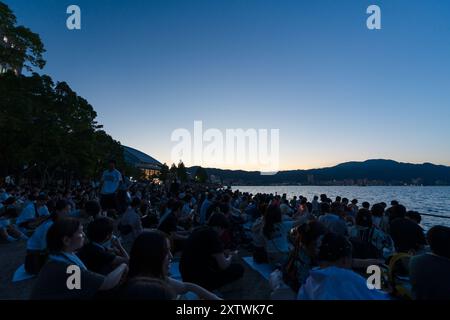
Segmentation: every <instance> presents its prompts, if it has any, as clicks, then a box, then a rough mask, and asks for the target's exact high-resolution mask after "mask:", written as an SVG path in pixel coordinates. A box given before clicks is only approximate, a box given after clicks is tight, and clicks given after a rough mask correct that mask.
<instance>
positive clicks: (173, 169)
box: [169, 163, 177, 178]
mask: <svg viewBox="0 0 450 320" xmlns="http://www.w3.org/2000/svg"><path fill="white" fill-rule="evenodd" d="M169 173H170V175H171V176H172V178H175V177H176V176H177V166H176V165H175V163H172V165H171V166H170V170H169Z"/></svg>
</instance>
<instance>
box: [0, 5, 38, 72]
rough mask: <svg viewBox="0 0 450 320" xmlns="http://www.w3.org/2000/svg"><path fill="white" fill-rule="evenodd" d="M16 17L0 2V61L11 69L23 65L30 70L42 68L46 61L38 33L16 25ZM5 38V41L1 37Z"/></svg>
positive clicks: (19, 67)
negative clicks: (0, 42)
mask: <svg viewBox="0 0 450 320" xmlns="http://www.w3.org/2000/svg"><path fill="white" fill-rule="evenodd" d="M16 24H17V19H16V16H15V15H14V13H13V12H12V11H11V9H10V8H9V7H8V6H7V5H6V4H4V3H3V2H0V36H1V38H0V41H2V42H3V44H2V45H0V62H1V64H2V65H5V66H9V67H10V68H12V69H21V68H22V67H24V68H25V69H26V70H27V71H32V70H33V67H37V68H39V69H42V68H43V67H44V66H45V63H46V61H45V60H44V58H43V56H42V55H43V53H44V52H45V48H44V44H43V43H42V41H41V38H40V36H39V35H38V34H36V33H34V32H32V31H31V30H30V29H28V28H26V27H24V26H17V25H16ZM4 38H5V39H7V43H5V42H4V41H3V39H4Z"/></svg>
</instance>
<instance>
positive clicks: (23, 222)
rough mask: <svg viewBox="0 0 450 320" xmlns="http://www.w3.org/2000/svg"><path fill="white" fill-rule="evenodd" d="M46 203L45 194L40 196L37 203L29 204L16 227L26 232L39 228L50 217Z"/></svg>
mask: <svg viewBox="0 0 450 320" xmlns="http://www.w3.org/2000/svg"><path fill="white" fill-rule="evenodd" d="M46 202H47V197H46V196H45V195H43V194H41V195H39V196H38V197H37V199H36V201H34V202H31V203H29V204H28V205H27V206H26V207H25V208H24V209H23V210H22V212H21V213H20V215H19V217H18V218H17V220H16V225H17V226H18V227H19V228H22V229H24V230H33V229H35V228H36V227H38V226H39V225H40V224H41V222H42V221H43V220H44V219H46V218H47V217H48V216H49V215H50V212H49V211H48V208H47V206H46V205H45V204H46Z"/></svg>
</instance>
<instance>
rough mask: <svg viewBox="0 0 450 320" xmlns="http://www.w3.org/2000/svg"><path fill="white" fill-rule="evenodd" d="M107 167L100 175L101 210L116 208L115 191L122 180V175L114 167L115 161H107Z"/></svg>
mask: <svg viewBox="0 0 450 320" xmlns="http://www.w3.org/2000/svg"><path fill="white" fill-rule="evenodd" d="M108 165H109V168H108V170H105V171H104V172H103V175H102V179H101V182H102V189H101V192H100V194H101V197H100V203H101V206H102V209H103V210H110V209H113V210H117V201H116V193H117V190H118V188H119V185H120V183H121V182H122V175H121V174H120V172H119V170H117V169H116V161H114V160H110V161H109V164H108Z"/></svg>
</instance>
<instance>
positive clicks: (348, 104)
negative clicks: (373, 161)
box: [4, 0, 450, 169]
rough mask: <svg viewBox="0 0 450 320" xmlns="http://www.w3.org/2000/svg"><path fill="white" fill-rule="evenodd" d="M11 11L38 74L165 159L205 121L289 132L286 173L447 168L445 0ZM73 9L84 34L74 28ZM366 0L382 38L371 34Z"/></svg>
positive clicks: (283, 139) (163, 3)
mask: <svg viewBox="0 0 450 320" xmlns="http://www.w3.org/2000/svg"><path fill="white" fill-rule="evenodd" d="M4 2H5V3H6V4H8V5H9V6H10V7H11V8H12V9H13V11H14V12H15V14H16V16H17V18H18V22H19V24H23V25H26V26H28V27H29V28H31V29H32V30H33V31H34V32H37V33H39V34H40V35H41V37H42V40H43V41H44V44H45V46H46V49H47V53H46V54H45V57H46V59H47V66H46V67H45V69H44V70H43V73H46V74H49V75H50V76H52V78H53V79H54V80H56V81H58V80H59V81H66V82H68V83H69V85H70V86H71V87H72V88H73V89H74V90H75V91H76V92H77V93H78V94H79V95H81V96H83V97H85V98H86V99H87V100H88V101H89V102H90V103H91V104H92V105H93V106H94V108H95V109H96V111H97V113H98V120H99V122H100V123H102V124H103V125H104V127H105V129H106V130H107V131H108V132H109V133H110V134H111V135H112V136H113V137H114V138H115V139H117V140H119V141H120V142H121V143H123V144H125V145H129V146H132V147H135V148H138V149H140V150H142V151H144V152H146V153H148V154H150V155H152V156H154V157H155V158H157V159H158V160H160V161H161V162H170V160H171V159H170V151H171V148H172V147H173V146H174V143H173V142H171V141H170V136H171V133H172V131H173V130H174V129H177V128H187V129H189V130H191V131H192V130H193V124H194V120H202V121H203V126H204V127H205V128H219V129H221V130H224V129H226V128H244V129H247V128H255V129H259V128H265V129H271V128H274V129H280V166H281V169H297V168H312V167H322V166H329V165H334V164H337V163H340V162H344V161H350V160H366V159H369V158H389V159H394V160H398V161H403V162H414V163H422V162H433V163H438V164H447V165H450V147H449V140H450V139H449V138H450V126H449V124H448V122H449V119H450V90H449V88H450V58H449V57H450V41H449V39H450V2H449V1H437V0H429V1H425V0H420V1H419V0H416V1H414V0H413V1H411V0H409V1H406V0H390V1H381V0H371V1H365V0H361V1H359V0H354V1H347V0H340V1H337V0H327V1H325V0H314V1H312V0H311V1H300V0H295V1H294V0H293V1H287V0H281V1H280V0H270V1H269V0H268V1H264V0H202V1H200V0H192V1H173V0H160V1H153V0H150V1H149V0H145V1H144V0H142V1H133V0H130V1H120V2H119V1H107V0H89V1H87V0H86V1H85V0H75V1H72V2H69V1H61V0H39V1H26V0H6V1H4ZM71 4H77V5H79V6H80V8H81V13H82V30H79V31H69V30H68V29H67V28H66V18H67V14H66V8H67V6H69V5H71ZM371 4H377V5H379V6H380V8H381V12H382V29H381V30H376V31H371V30H368V29H367V28H366V19H367V17H368V15H367V14H366V8H367V7H368V6H369V5H371ZM190 164H193V163H188V165H190ZM206 165H207V164H206ZM224 166H225V165H224ZM243 168H244V169H252V168H250V167H245V166H243Z"/></svg>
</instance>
